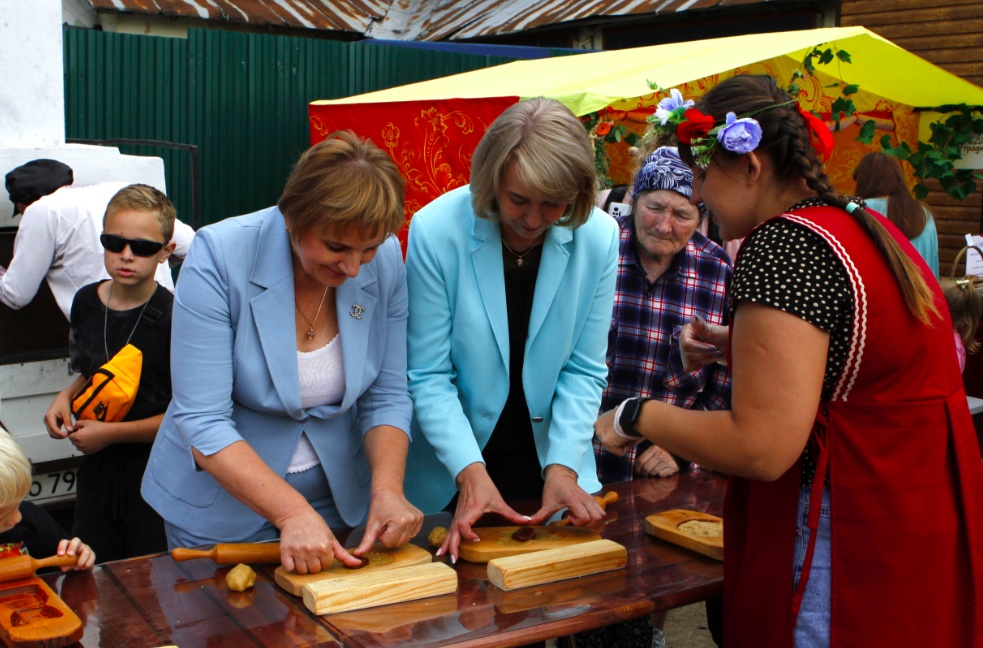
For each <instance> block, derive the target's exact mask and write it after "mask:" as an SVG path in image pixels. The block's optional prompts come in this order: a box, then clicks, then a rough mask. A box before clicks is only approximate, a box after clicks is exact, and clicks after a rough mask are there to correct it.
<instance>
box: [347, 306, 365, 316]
mask: <svg viewBox="0 0 983 648" xmlns="http://www.w3.org/2000/svg"><path fill="white" fill-rule="evenodd" d="M364 312H365V306H362V305H361V304H352V309H351V310H350V311H348V314H349V315H351V316H352V317H354V318H355V319H362V313H364Z"/></svg>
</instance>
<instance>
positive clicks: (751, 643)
mask: <svg viewBox="0 0 983 648" xmlns="http://www.w3.org/2000/svg"><path fill="white" fill-rule="evenodd" d="M780 218H786V219H788V220H790V221H793V222H796V223H800V224H802V225H804V226H806V227H808V228H809V229H810V230H812V231H813V232H815V233H817V234H819V235H821V236H822V237H823V238H824V239H825V240H826V241H827V242H828V243H829V245H830V247H831V249H832V250H833V252H834V253H835V255H836V256H837V258H838V259H839V260H840V262H841V263H842V265H843V267H844V268H845V270H846V272H847V274H848V276H849V280H850V283H851V286H852V289H853V296H854V308H855V310H854V313H853V330H852V333H851V340H850V347H849V351H848V355H847V359H846V362H845V363H844V367H843V371H842V373H841V375H840V377H839V380H838V382H837V384H836V387H835V390H834V393H833V396H832V398H831V399H830V400H829V401H823V402H821V403H820V407H819V411H818V412H817V414H816V422H815V424H814V426H813V430H812V433H811V435H810V444H812V446H811V447H812V454H813V456H814V457H815V458H816V464H817V469H816V477H815V479H814V481H813V486H812V492H811V505H810V511H811V515H810V520H809V524H810V526H811V527H812V528H813V529H815V525H816V523H817V521H818V510H819V502H820V500H821V496H822V488H823V481H824V480H823V475H824V474H828V478H829V488H830V509H831V522H830V524H831V530H832V601H831V610H830V614H831V621H830V623H831V628H830V642H831V646H834V647H836V648H841V647H847V646H851V647H852V646H856V647H858V648H859V647H863V648H870V647H874V646H885V647H886V646H939V647H946V648H983V528H981V525H983V461H981V458H980V448H979V446H978V444H977V441H976V436H975V432H974V428H973V422H972V418H971V417H970V414H969V408H968V406H967V402H966V394H965V392H964V390H963V385H962V377H961V375H960V372H959V367H958V364H957V360H956V353H955V349H954V345H953V337H952V324H951V321H950V319H949V316H948V311H947V308H946V304H945V301H944V299H943V297H942V294H941V291H940V290H939V288H938V284H937V282H936V281H935V280H934V278H932V277H931V273H930V271H929V270H928V268H927V267H926V266H924V263H922V262H921V261H920V257H919V256H918V254H917V253H915V251H914V248H912V247H911V245H910V244H909V243H908V241H907V239H905V238H904V237H903V236H902V235H901V234H900V232H898V231H897V230H896V229H895V228H894V226H893V225H891V224H890V223H888V222H887V221H886V219H885V220H882V222H884V223H885V226H886V227H887V228H888V230H889V231H890V232H892V234H893V235H894V238H895V239H896V240H897V241H898V243H899V244H900V245H901V246H902V248H903V249H904V250H905V251H906V252H908V253H909V254H911V255H912V256H913V258H916V259H918V260H919V261H918V263H919V264H920V266H921V267H922V272H923V274H924V275H925V277H926V280H927V281H928V283H929V286H931V287H932V290H933V291H934V292H935V304H936V308H938V309H939V311H940V312H941V313H942V314H943V317H942V318H941V319H940V320H937V321H936V322H935V323H934V324H933V325H932V326H931V327H929V326H925V325H923V324H922V323H920V322H919V321H918V320H917V319H916V318H914V317H913V316H912V315H911V314H910V313H909V312H908V309H907V308H906V307H905V304H904V301H903V298H902V296H901V292H900V290H899V289H898V287H897V285H896V282H895V279H894V277H893V275H892V274H891V272H890V269H889V268H888V267H887V264H886V262H885V261H884V260H883V256H882V255H881V253H880V252H879V251H878V250H877V248H876V245H875V243H874V241H873V239H872V238H871V237H870V236H869V235H868V234H867V233H866V232H864V231H863V229H862V227H861V226H860V225H859V224H858V223H857V221H856V220H855V219H854V218H853V217H851V216H849V215H848V214H847V213H846V212H845V211H843V210H841V209H837V208H832V207H807V208H803V209H800V210H796V211H794V212H790V213H787V214H783V215H782V216H780ZM800 464H801V461H800V462H797V463H796V465H794V466H793V467H792V468H790V469H789V470H788V472H786V473H785V474H784V475H783V476H782V477H781V478H779V479H778V480H777V481H775V482H770V483H768V482H761V481H756V480H749V479H741V478H732V479H731V480H730V483H729V486H728V490H727V496H726V500H725V504H724V519H725V524H724V529H725V531H724V533H725V541H724V552H725V557H724V645H725V646H726V648H743V647H747V648H763V647H764V648H791V646H792V645H793V628H794V626H795V622H796V614H797V606H798V600H800V598H801V594H799V595H798V596H797V595H796V593H794V592H793V589H792V586H793V546H794V542H795V533H796V511H797V507H798V495H799V488H800V483H801V478H800V474H801V466H800ZM815 535H816V534H815V532H813V534H812V537H813V538H815ZM811 557H812V552H811V550H810V551H809V552H808V553H807V556H806V562H805V567H804V568H803V575H802V578H801V581H803V582H802V583H800V588H799V589H800V590H801V589H804V581H806V580H807V578H808V567H809V564H810V561H811Z"/></svg>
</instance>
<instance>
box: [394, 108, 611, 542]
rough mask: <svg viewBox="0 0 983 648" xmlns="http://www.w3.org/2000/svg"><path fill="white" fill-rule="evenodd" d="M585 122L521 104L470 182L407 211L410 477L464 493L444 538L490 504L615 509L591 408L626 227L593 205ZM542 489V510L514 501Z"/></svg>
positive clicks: (505, 118) (417, 498)
mask: <svg viewBox="0 0 983 648" xmlns="http://www.w3.org/2000/svg"><path fill="white" fill-rule="evenodd" d="M594 192H595V176H594V158H593V155H592V153H591V149H590V144H589V142H588V139H587V133H586V131H585V130H584V128H583V126H582V125H581V123H580V121H579V120H578V119H577V118H576V117H575V116H574V115H573V113H571V112H570V110H569V109H568V108H566V107H565V106H563V105H562V104H560V103H559V102H557V101H555V100H551V99H543V98H535V99H529V100H526V101H521V102H519V103H516V104H513V105H512V106H510V107H509V108H508V109H506V110H505V112H503V113H502V114H501V115H499V116H498V118H496V119H495V121H494V122H492V124H491V126H489V128H488V131H487V132H486V133H485V135H484V137H482V139H481V141H480V142H479V144H478V147H477V148H476V149H475V152H474V157H473V160H472V167H471V184H470V185H468V186H465V187H462V188H460V189H456V190H454V191H451V192H449V193H446V194H444V195H443V196H441V197H440V198H437V199H436V200H434V201H433V202H431V203H430V204H428V205H427V206H426V207H424V208H423V209H421V210H420V211H419V212H417V213H416V215H415V216H414V217H413V220H412V221H411V223H410V232H409V246H408V250H407V253H406V272H407V281H408V283H409V294H410V318H409V384H410V393H411V394H412V396H413V400H414V404H415V408H414V414H415V422H414V430H417V429H418V430H419V432H420V433H416V432H414V435H413V444H412V446H411V448H410V457H409V461H408V466H409V468H408V470H409V472H410V474H412V475H414V479H413V480H411V482H410V483H409V484H407V493H408V496H409V497H410V500H411V501H413V502H414V503H415V504H416V505H417V506H419V507H420V508H421V509H423V510H424V511H425V512H427V513H433V512H438V511H440V510H442V509H444V508H445V507H447V506H448V503H449V502H451V500H452V498H453V497H454V496H455V491H458V495H457V498H456V500H455V503H454V504H452V505H451V507H450V508H451V509H452V510H453V511H454V520H453V522H452V524H451V526H450V529H449V533H448V536H447V539H446V540H445V542H444V543H443V544H442V545H441V547H440V548H439V549H438V553H440V554H444V553H449V554H450V556H451V560H456V559H457V555H458V545H459V543H460V542H462V541H463V542H468V541H470V540H473V539H477V535H476V534H475V533H474V532H473V531H472V528H471V527H472V525H474V524H475V523H476V522H477V521H478V519H479V518H481V517H482V516H483V515H484V514H486V513H498V514H499V515H501V516H503V517H504V518H506V519H507V520H509V521H510V522H512V523H515V524H541V523H543V522H544V521H545V520H546V519H547V518H548V517H549V516H550V515H552V514H553V513H555V512H557V511H559V510H560V509H562V508H567V509H568V510H569V513H570V516H569V519H570V521H571V523H573V524H574V525H576V526H589V525H596V524H598V523H599V522H600V521H601V520H602V519H603V517H604V511H603V509H602V508H601V507H600V505H598V504H597V502H596V501H595V500H594V498H593V497H592V496H591V495H590V493H593V492H596V491H598V490H599V489H600V487H601V485H600V483H599V482H598V480H597V470H596V467H595V463H594V453H593V452H592V451H591V429H590V426H591V423H592V422H593V420H594V419H595V418H596V416H597V409H598V407H600V404H601V392H602V390H603V388H604V383H605V376H606V374H607V369H606V367H605V364H604V354H605V350H606V347H607V338H606V331H607V328H608V326H609V323H610V321H611V308H612V303H613V300H614V285H615V270H616V264H617V257H618V247H617V245H618V228H617V224H616V223H615V221H614V220H613V219H612V218H611V217H610V216H608V215H607V214H606V213H604V212H602V211H601V210H599V209H595V208H594ZM536 499H539V500H541V502H542V506H541V508H540V509H539V510H538V511H537V512H535V513H534V514H533V515H532V516H530V517H527V516H523V515H520V514H519V513H517V512H516V511H515V510H514V509H513V508H512V507H511V506H510V505H509V504H508V503H509V502H515V501H519V500H536Z"/></svg>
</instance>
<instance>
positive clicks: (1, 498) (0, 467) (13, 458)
mask: <svg viewBox="0 0 983 648" xmlns="http://www.w3.org/2000/svg"><path fill="white" fill-rule="evenodd" d="M30 490H31V462H30V460H28V458H27V455H26V454H24V450H23V449H22V448H21V447H20V446H19V445H17V442H16V441H14V437H12V436H10V433H8V432H6V431H5V430H3V429H0V507H3V508H6V507H8V506H13V505H14V504H19V503H20V501H21V500H23V499H24V498H25V497H27V493H28V492H29V491H30Z"/></svg>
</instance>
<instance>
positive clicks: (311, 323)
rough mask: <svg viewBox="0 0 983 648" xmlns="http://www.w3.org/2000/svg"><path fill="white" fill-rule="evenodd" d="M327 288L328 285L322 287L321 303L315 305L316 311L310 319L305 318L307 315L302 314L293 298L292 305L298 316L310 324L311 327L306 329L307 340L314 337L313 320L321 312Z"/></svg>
mask: <svg viewBox="0 0 983 648" xmlns="http://www.w3.org/2000/svg"><path fill="white" fill-rule="evenodd" d="M328 288H330V286H325V287H324V292H323V293H321V303H320V304H318V305H317V312H316V313H314V319H312V320H309V319H307V315H304V313H303V311H301V310H300V304H298V303H297V299H296V298H295V299H294V306H295V307H296V308H297V312H298V313H300V316H301V317H303V318H304V319H305V320H307V321H308V323H309V324H310V325H311V327H310V328H309V329H307V339H308V340H313V339H314V322H316V321H317V318H318V316H319V315H320V314H321V308H322V307H323V306H324V298H325V297H327V296H328Z"/></svg>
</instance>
